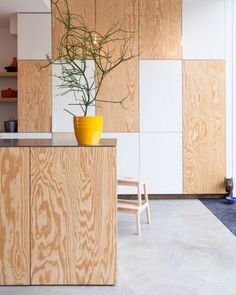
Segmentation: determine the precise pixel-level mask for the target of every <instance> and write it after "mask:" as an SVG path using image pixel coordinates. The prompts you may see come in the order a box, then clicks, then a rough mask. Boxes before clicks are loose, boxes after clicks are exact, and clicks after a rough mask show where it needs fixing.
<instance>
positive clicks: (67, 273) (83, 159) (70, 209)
mask: <svg viewBox="0 0 236 295" xmlns="http://www.w3.org/2000/svg"><path fill="white" fill-rule="evenodd" d="M114 152H115V151H114V150H113V149H111V148H106V147H104V148H102V149H101V148H96V147H94V148H93V147H91V148H79V149H77V148H57V149H51V148H33V149H32V161H31V181H32V187H31V192H32V194H31V202H32V230H31V232H32V235H31V247H32V252H31V254H32V260H31V263H32V264H31V278H32V283H33V284H53V285H55V284H96V285H102V284H114V283H115V269H116V267H115V264H116V250H115V249H116V199H115V198H114V196H115V194H116V186H115V181H114V180H115V175H116V168H115V153H114Z"/></svg>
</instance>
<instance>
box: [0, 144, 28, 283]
mask: <svg viewBox="0 0 236 295" xmlns="http://www.w3.org/2000/svg"><path fill="white" fill-rule="evenodd" d="M0 176H1V178H0V284H1V285H27V284H29V283H30V275H29V274H30V234H29V233H30V225H29V222H30V220H29V219H30V218H29V149H28V148H0Z"/></svg>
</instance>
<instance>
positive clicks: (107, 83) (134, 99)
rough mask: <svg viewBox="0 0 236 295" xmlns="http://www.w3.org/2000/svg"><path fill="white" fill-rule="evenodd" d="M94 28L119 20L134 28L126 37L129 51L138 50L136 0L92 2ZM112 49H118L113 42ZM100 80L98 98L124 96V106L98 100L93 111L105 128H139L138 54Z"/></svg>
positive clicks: (103, 27) (116, 50) (134, 129)
mask: <svg viewBox="0 0 236 295" xmlns="http://www.w3.org/2000/svg"><path fill="white" fill-rule="evenodd" d="M96 5H97V6H96V29H97V30H98V32H101V33H105V32H106V31H107V30H108V29H109V28H110V27H111V26H112V25H114V24H116V23H118V22H120V23H121V22H122V21H124V22H123V28H124V29H126V30H128V31H135V32H136V34H135V37H134V38H133V39H132V40H131V41H130V44H129V46H130V49H131V51H132V53H133V54H137V52H138V2H137V1H135V0H121V1H116V0H100V1H97V2H96ZM113 49H114V53H115V55H116V54H119V53H120V47H119V45H117V46H116V47H115V48H110V50H113ZM106 79H107V80H104V84H103V86H102V87H101V90H100V93H99V97H98V99H101V100H110V101H118V100H121V99H122V98H124V97H127V99H126V100H125V102H124V107H125V108H122V106H121V105H120V104H114V103H98V104H97V109H96V112H97V114H99V115H103V117H104V131H105V132H136V131H138V130H139V97H138V95H139V94H138V58H134V59H132V60H130V61H128V62H125V63H124V64H122V65H121V66H119V67H118V68H116V69H115V70H114V71H113V72H112V73H111V74H110V75H109V77H107V78H106Z"/></svg>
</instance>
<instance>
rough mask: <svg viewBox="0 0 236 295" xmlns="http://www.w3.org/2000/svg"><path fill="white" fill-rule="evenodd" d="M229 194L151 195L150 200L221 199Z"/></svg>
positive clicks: (126, 197) (131, 196)
mask: <svg viewBox="0 0 236 295" xmlns="http://www.w3.org/2000/svg"><path fill="white" fill-rule="evenodd" d="M226 196H227V194H169V195H167V194H163V195H159V194H149V195H148V197H149V200H159V199H200V198H201V199H205V198H206V199H207V198H211V199H220V198H224V197H226ZM118 198H119V199H124V200H125V199H128V200H132V199H137V195H118Z"/></svg>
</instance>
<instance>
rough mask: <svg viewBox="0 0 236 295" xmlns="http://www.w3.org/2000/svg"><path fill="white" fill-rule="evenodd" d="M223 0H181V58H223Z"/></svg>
mask: <svg viewBox="0 0 236 295" xmlns="http://www.w3.org/2000/svg"><path fill="white" fill-rule="evenodd" d="M224 10H225V7H224V0H183V42H182V43H183V58H184V59H224V58H225V48H224V45H225V36H224V35H225V34H224V32H225V11H224Z"/></svg>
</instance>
